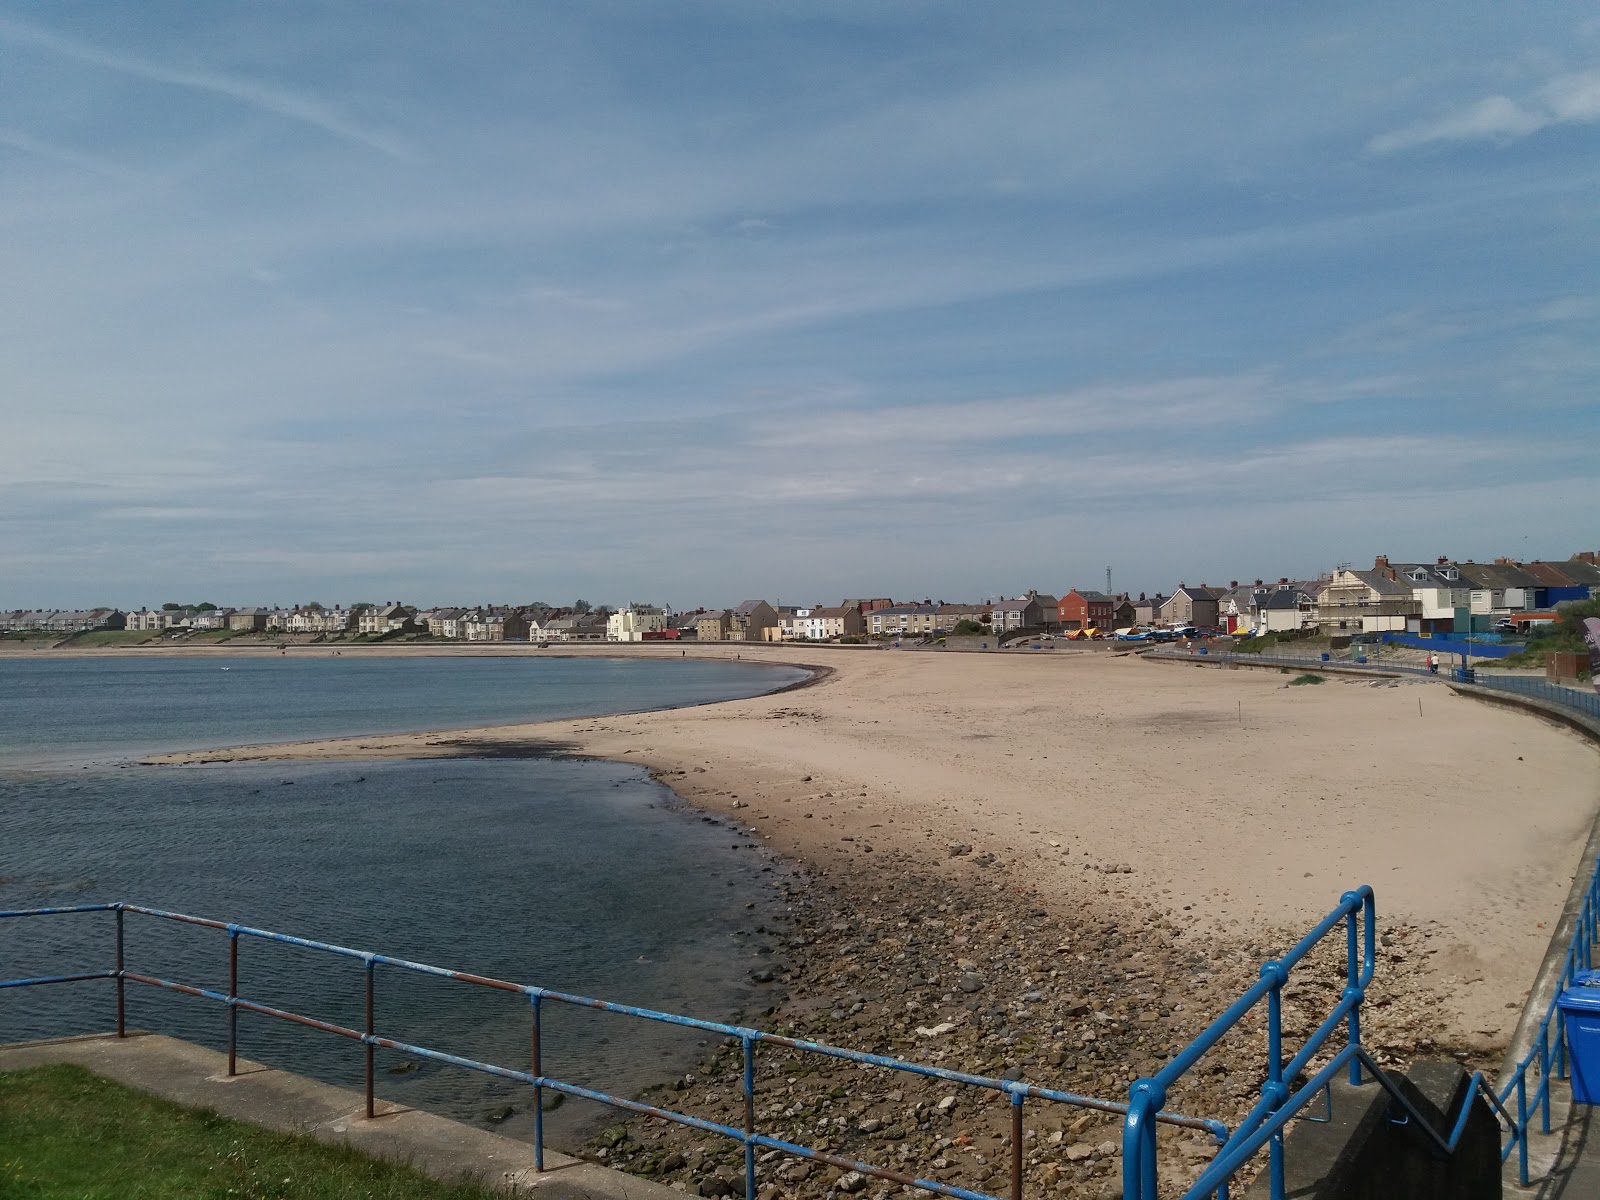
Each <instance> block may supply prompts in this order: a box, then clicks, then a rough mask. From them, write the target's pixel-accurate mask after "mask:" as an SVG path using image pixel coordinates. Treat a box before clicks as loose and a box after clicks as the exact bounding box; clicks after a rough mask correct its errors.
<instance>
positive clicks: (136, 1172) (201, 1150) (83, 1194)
mask: <svg viewBox="0 0 1600 1200" xmlns="http://www.w3.org/2000/svg"><path fill="white" fill-rule="evenodd" d="M492 1194H493V1193H491V1192H489V1191H487V1190H485V1189H484V1188H481V1187H478V1186H476V1185H473V1184H444V1183H438V1182H436V1181H434V1180H432V1179H429V1178H427V1177H426V1176H425V1175H422V1174H419V1173H418V1172H416V1171H414V1170H412V1169H411V1168H410V1167H407V1166H403V1165H401V1164H399V1163H393V1162H383V1161H380V1160H378V1159H374V1158H368V1157H367V1156H366V1155H364V1154H361V1153H359V1152H357V1151H355V1150H352V1149H349V1148H348V1147H344V1146H326V1145H323V1144H322V1143H320V1142H316V1141H312V1140H311V1139H310V1138H308V1137H300V1136H296V1135H293V1134H285V1133H273V1132H271V1131H268V1130H265V1129H258V1128H257V1127H256V1126H254V1125H247V1124H245V1123H243V1122H241V1121H234V1120H230V1119H229V1118H227V1117H221V1116H218V1115H217V1114H215V1113H212V1112H207V1111H205V1110H203V1109H198V1108H185V1107H184V1106H183V1105H180V1104H173V1103H171V1102H170V1101H167V1100H161V1099H157V1098H156V1097H154V1096H147V1095H145V1094H144V1093H143V1092H136V1091H134V1090H132V1089H131V1088H126V1087H123V1086H122V1085H121V1084H118V1083H113V1082H111V1081H110V1080H108V1079H101V1078H100V1077H99V1076H97V1075H93V1074H90V1073H89V1072H88V1071H85V1070H83V1069H82V1068H80V1067H72V1066H51V1067H35V1068H33V1069H31V1070H27V1071H9V1072H5V1073H0V1195H4V1196H6V1197H13V1196H15V1197H28V1198H29V1200H33V1198H36V1197H50V1198H52V1200H54V1198H57V1197H59V1198H60V1200H67V1198H68V1197H70V1198H71V1200H114V1198H115V1200H121V1198H137V1200H168V1198H170V1200H179V1198H180V1197H181V1198H185V1200H186V1198H188V1197H197V1198H203V1200H242V1198H244V1197H249V1198H250V1200H335V1198H338V1200H344V1198H346V1197H352V1198H353V1197H363V1198H366V1197H372V1198H373V1200H413V1198H415V1200H423V1198H427V1200H487V1198H488V1197H489V1196H491V1195H492Z"/></svg>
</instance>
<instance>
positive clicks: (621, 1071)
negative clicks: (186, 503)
mask: <svg viewBox="0 0 1600 1200" xmlns="http://www.w3.org/2000/svg"><path fill="white" fill-rule="evenodd" d="M221 665H228V666H230V667H232V668H233V669H232V670H229V671H227V672H222V671H221V670H220V669H219V668H220V666H221ZM236 673H237V675H238V678H237V679H235V678H234V676H235V674H236ZM798 674H799V673H798V672H794V671H791V670H788V669H776V670H774V669H772V668H749V667H744V666H741V665H736V664H720V663H706V662H700V661H695V660H680V661H679V662H677V663H672V662H661V661H650V662H644V661H640V662H628V661H617V660H607V661H595V660H553V659H552V660H540V659H534V660H520V659H497V660H474V659H447V658H439V659H388V660H384V661H381V662H378V661H373V660H366V661H361V660H355V659H353V658H350V659H347V658H332V659H323V660H312V661H310V662H307V661H305V660H299V661H296V660H282V661H272V660H265V661H263V660H251V659H242V658H241V659H239V660H236V661H234V662H231V663H221V664H219V663H218V661H217V660H209V659H208V660H205V661H204V662H203V663H194V662H188V661H179V660H170V659H168V660H137V659H135V660H129V659H116V660H109V661H105V662H95V661H93V660H89V661H84V660H66V661H57V662H38V661H34V660H22V661H20V662H18V661H7V660H0V764H3V765H0V909H17V908H27V907H36V906H46V905H48V906H57V905H72V904H82V903H95V902H101V901H108V900H125V901H129V902H133V903H140V904H147V905H150V906H152V907H158V908H167V909H173V910H177V911H184V912H190V913H195V914H198V915H203V916H210V917H217V918H221V919H224V920H230V921H236V922H238V923H241V924H247V925H253V926H257V927H262V928H267V929H275V930H280V931H283V932H288V933H292V934H296V935H299V936H302V937H310V938H314V939H317V940H323V941H330V942H334V943H337V944H341V945H345V946H351V947H354V948H357V949H363V950H377V951H381V952H383V953H386V954H392V955H395V956H397V957H403V958H408V959H412V960H416V961H421V962H427V963H432V964H435V965H439V966H444V967H449V968H453V969H460V970H465V971H470V972H472V973H475V974H481V975H490V976H494V977H497V978H502V979H508V980H511V981H514V982H518V983H529V984H538V985H541V986H544V987H549V988H555V989H558V990H561V991H568V992H575V993H578V994H580V995H589V996H598V997H601V998H605V999H610V1000H618V1001H621V1002H624V1003H629V1004H636V1005H641V1006H645V1007H650V1008H656V1009H662V1010H666V1011H671V1012H683V1013H690V1014H693V1015H697V1016H702V1017H708V1018H711V1019H718V1020H721V1019H728V1018H730V1017H734V1016H740V1015H746V1016H747V1015H751V1014H750V1012H749V1010H751V1009H752V1008H756V1009H759V1007H761V1006H762V1005H763V1004H764V1003H766V1001H765V1000H764V998H763V996H762V991H763V989H762V988H760V987H759V985H755V984H753V983H752V982H751V974H752V972H753V971H758V970H759V969H760V968H761V966H762V964H763V963H764V962H765V961H766V959H767V955H768V954H769V953H770V949H771V947H770V945H769V936H768V933H767V928H768V926H769V925H771V924H775V923H776V921H777V920H778V919H779V918H780V916H781V914H780V913H779V912H778V911H777V909H778V904H777V900H776V889H775V887H774V883H775V882H776V880H777V878H778V876H779V875H780V874H781V868H779V867H777V866H776V865H775V864H774V863H773V862H772V861H771V860H770V859H768V858H767V857H766V856H764V855H763V854H762V853H761V852H760V851H759V849H758V847H757V846H756V845H755V843H754V841H753V840H752V839H751V838H749V837H748V836H746V835H745V834H744V833H743V831H742V830H741V829H740V828H739V827H737V826H736V825H733V824H730V823H727V822H724V821H723V820H721V819H715V818H707V817H705V816H703V815H701V814H698V813H696V812H694V811H692V810H688V809H686V808H685V807H684V806H683V805H681V804H680V803H678V802H677V801H676V799H675V798H674V797H673V795H672V793H671V792H670V791H668V790H667V789H666V788H664V787H662V786H660V785H659V784H656V783H655V782H654V781H652V780H651V779H649V777H648V776H647V775H646V774H645V773H644V772H643V770H642V769H640V768H638V767H633V766H628V765H623V764H614V763H605V762H591V761H567V760H505V759H497V760H474V759H438V760H419V761H396V760H388V761H381V762H338V763H313V762H295V761H283V762H276V763H266V764H261V763H250V764H216V765H206V766H191V767H139V766H131V765H128V763H129V759H130V758H131V757H132V756H136V755H140V754H147V753H153V752H157V751H161V750H171V749H179V748H193V747H198V746H208V745H220V744H237V743H240V742H247V741H261V740H289V739H294V738H306V737H315V736H324V735H329V734H335V733H339V734H355V733H368V732H373V733H375V732H386V731H394V730H400V729H421V728H435V727H444V726H461V725H470V724H487V723H493V722H506V721H513V720H525V719H545V718H553V717H556V716H575V715H582V714H598V713H603V712H616V711H620V710H625V709H627V710H631V709H639V708H646V707H657V706H662V705H669V704H680V703H687V702H699V701H705V700H709V699H714V698H719V697H731V696H739V695H752V694H757V693H760V692H762V691H768V690H771V689H773V688H775V687H779V686H783V685H785V684H787V683H789V682H792V681H793V680H794V679H795V678H797V677H798ZM219 675H220V676H222V677H223V678H222V680H221V681H220V682H219V681H218V680H216V679H215V678H214V676H219ZM125 920H126V922H127V926H126V928H127V965H128V968H129V969H130V970H135V971H139V972H141V973H144V974H149V975H155V976H158V977H162V978H167V979H174V980H178V981H181V982H186V983H191V984H198V985H200V986H204V987H209V988H213V989H218V990H224V991H225V990H226V985H227V964H228V938H227V935H226V934H224V933H219V932H217V931H214V930H206V929H195V928H191V927H186V926H178V925H173V924H171V923H168V922H163V921H159V920H156V919H154V918H149V917H142V916H138V915H133V914H130V915H128V916H127V917H126V918H125ZM113 955H114V924H113V918H112V916H111V915H110V914H106V913H100V914H85V915H76V916H59V917H45V918H31V919H28V920H10V921H0V977H10V978H14V977H19V976H28V975H35V974H65V973H73V972H77V971H88V970H99V969H105V968H107V967H109V966H111V965H112V961H113ZM239 959H240V994H241V995H243V996H246V997H248V998H250V999H255V1000H259V1001H261V1002H262V1003H267V1004H273V1005H277V1006H280V1007H284V1008H288V1009H292V1010H294V1011H297V1012H300V1013H305V1014H308V1015H311V1016H315V1017H317V1018H319V1019H322V1020H326V1021H331V1022H335V1023H337V1024H342V1025H347V1026H351V1027H355V1028H359V1027H360V1026H361V1023H362V1019H363V1014H362V1006H363V994H364V981H363V975H362V969H361V965H360V963H359V962H354V961H351V960H345V959H338V958H333V957H331V956H327V955H323V954H318V953H315V952H311V951H306V950H302V949H296V948H292V947H286V946H282V945H278V944H274V943H267V942H262V941H258V940H255V939H250V938H245V939H241V942H240V951H239ZM376 984H377V986H376V992H377V1004H376V1012H377V1026H376V1027H377V1030H378V1032H379V1033H380V1034H381V1035H383V1036H387V1037H393V1038H396V1039H398V1040H402V1041H408V1042H414V1043H418V1044H422V1045H426V1046H428V1047H430V1048H433V1049H438V1050H443V1051H445V1052H447V1053H451V1054H457V1055H463V1056H467V1057H473V1058H480V1059H484V1060H487V1061H492V1062H496V1063H499V1064H501V1065H504V1066H509V1067H514V1068H517V1069H523V1070H526V1069H528V1066H529V1054H530V1035H531V1026H532V1014H531V1011H530V1006H529V1005H528V1002H527V1000H526V999H525V998H523V997H520V996H517V995H512V994H507V993H501V992H492V991H488V990H486V989H482V988H477V987H473V986H470V985H467V984H463V983H459V982H455V981H450V980H441V979H435V978H429V977H425V976H418V975H415V974H413V973H410V972H404V971H401V970H398V969H393V968H383V967H380V968H378V970H377V978H376ZM113 1018H114V991H113V987H112V985H111V984H110V983H108V982H91V983H82V984H72V985H60V986H51V987H40V988H28V989H7V990H4V991H0V1041H5V1040H18V1039H23V1038H34V1037H49V1036H60V1035H64V1034H72V1033H81V1032H87V1031H97V1030H103V1029H106V1028H108V1027H110V1026H111V1024H112V1022H113ZM128 1021H129V1025H130V1027H138V1028H148V1029H154V1030H157V1031H160V1032H164V1033H171V1034H174V1035H176V1036H180V1037H186V1038H190V1039H192V1040H194V1041H198V1042H201V1043H203V1044H206V1045H210V1046H214V1047H221V1046H222V1045H224V1044H225V1038H226V1029H227V1017H226V1010H225V1008H224V1006H222V1005H219V1004H216V1003H214V1002H210V1001H205V1000H200V999H195V998H191V997H185V996H181V995H172V994H169V993H164V992H160V991H156V990H154V989H150V988H147V987H140V986H137V985H131V984H130V985H129V986H128ZM544 1025H545V1042H544V1067H545V1070H546V1071H547V1072H548V1073H550V1074H551V1075H553V1076H555V1077H557V1078H561V1079H566V1080H569V1081H571V1082H576V1083H582V1084H585V1085H586V1086H592V1087H597V1088H600V1089H602V1090H607V1091H618V1092H620V1093H622V1094H632V1093H633V1092H634V1091H636V1090H637V1089H638V1088H640V1087H642V1086H644V1085H645V1084H648V1083H651V1082H655V1081H658V1080H660V1079H661V1078H663V1077H665V1076H667V1075H670V1074H674V1073H677V1072H679V1071H681V1070H683V1069H686V1068H687V1067H688V1066H689V1065H691V1064H692V1063H693V1062H694V1061H695V1059H696V1058H698V1057H699V1056H700V1055H701V1054H702V1053H703V1051H704V1049H705V1045H704V1042H705V1039H703V1038H702V1037H700V1036H699V1035H696V1034H694V1033H692V1032H685V1031H681V1030H677V1029H675V1028H673V1027H666V1026H657V1025H652V1024H647V1023H643V1022H639V1021H636V1020H633V1019H630V1018H625V1017H620V1016H616V1015H612V1014H601V1013H595V1012H591V1011H587V1010H580V1009H568V1008H564V1007H563V1006H554V1005H547V1006H546V1011H545V1014H544ZM240 1052H241V1053H242V1054H244V1055H246V1056H247V1057H252V1058H256V1059H259V1060H261V1061H265V1062H268V1063H270V1064H273V1065H279V1066H284V1067H287V1068H289V1069H293V1070H299V1071H302V1072H305V1073H307V1074H311V1075H315V1076H317V1077H320V1078H324V1079H327V1080H329V1081H331V1082H337V1083H341V1084H346V1085H351V1084H358V1083H359V1080H360V1078H361V1066H362V1050H361V1047H360V1045H359V1044H358V1043H354V1042H350V1041H347V1040H344V1039H341V1038H338V1037H336V1036H333V1035H329V1034H324V1033H320V1032H316V1031H312V1030H307V1029H303V1028H300V1027H297V1026H291V1025H288V1024H285V1023H282V1022H277V1021H273V1020H271V1019H269V1018H265V1017H260V1016H255V1015H252V1014H242V1015H241V1017H240ZM527 1090H528V1089H525V1088H523V1089H519V1088H518V1087H517V1086H516V1085H512V1084H507V1083H505V1082H503V1081H499V1080H495V1079H493V1078H491V1077H489V1076H484V1075H480V1074H477V1073H473V1072H467V1071H463V1070H460V1069H457V1068H450V1067H442V1066H436V1065H434V1064H429V1063H426V1062H423V1061H420V1060H413V1059H408V1058H406V1056H404V1055H401V1054H397V1053H393V1052H389V1051H381V1052H380V1053H379V1056H378V1092H379V1095H380V1096H383V1097H387V1098H390V1099H393V1100H396V1101H399V1102H402V1103H407V1104H413V1105H415V1106H417V1107H422V1108H427V1109H430V1110H433V1111H439V1112H443V1113H446V1114H447V1115H451V1116H456V1117H459V1118H463V1119H469V1120H483V1119H485V1118H486V1117H487V1116H488V1115H489V1114H491V1113H492V1114H495V1115H499V1114H500V1113H501V1112H503V1109H504V1108H505V1107H506V1106H507V1105H509V1106H511V1107H513V1108H515V1109H518V1110H519V1111H518V1112H517V1113H516V1115H514V1116H513V1117H512V1118H511V1119H510V1120H509V1121H507V1122H506V1124H505V1126H504V1127H505V1128H507V1129H508V1130H509V1131H511V1132H522V1133H525V1132H526V1130H527V1125H528V1121H529V1118H528V1114H527V1105H528V1103H529V1100H530V1097H529V1096H528V1095H526V1094H525V1093H526V1092H527ZM586 1108H587V1106H583V1105H566V1106H564V1107H563V1109H562V1110H560V1111H558V1112H556V1113H553V1114H551V1116H550V1122H549V1128H551V1130H552V1136H553V1137H555V1138H556V1139H557V1140H558V1141H559V1140H560V1139H561V1137H562V1135H563V1133H566V1134H567V1135H568V1136H569V1137H570V1136H574V1135H575V1134H576V1133H577V1132H579V1131H581V1130H582V1128H584V1127H585V1123H586V1122H587V1121H589V1120H592V1119H593V1113H592V1112H586V1111H585V1110H586Z"/></svg>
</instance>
